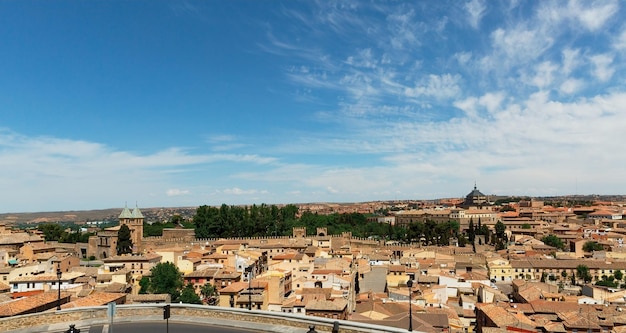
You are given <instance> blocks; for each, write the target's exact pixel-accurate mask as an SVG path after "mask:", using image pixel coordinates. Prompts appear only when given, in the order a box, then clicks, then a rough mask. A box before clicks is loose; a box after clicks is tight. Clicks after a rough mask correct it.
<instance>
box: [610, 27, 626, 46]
mask: <svg viewBox="0 0 626 333" xmlns="http://www.w3.org/2000/svg"><path fill="white" fill-rule="evenodd" d="M613 47H614V48H615V49H617V50H620V51H622V50H626V29H624V30H622V32H621V33H620V34H619V35H617V36H616V37H615V39H614V41H613Z"/></svg>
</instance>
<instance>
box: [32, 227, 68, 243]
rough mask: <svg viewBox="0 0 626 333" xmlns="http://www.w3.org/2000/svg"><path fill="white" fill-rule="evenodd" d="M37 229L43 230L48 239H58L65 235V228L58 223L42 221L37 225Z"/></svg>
mask: <svg viewBox="0 0 626 333" xmlns="http://www.w3.org/2000/svg"><path fill="white" fill-rule="evenodd" d="M37 230H39V231H41V232H43V237H44V239H45V240H46V241H58V240H59V239H61V237H62V236H63V233H64V231H63V228H61V226H60V225H58V224H56V223H42V224H40V225H38V226H37Z"/></svg>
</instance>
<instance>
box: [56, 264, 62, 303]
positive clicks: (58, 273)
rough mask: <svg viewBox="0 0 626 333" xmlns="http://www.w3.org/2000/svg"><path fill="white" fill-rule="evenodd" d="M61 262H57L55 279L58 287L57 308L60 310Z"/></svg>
mask: <svg viewBox="0 0 626 333" xmlns="http://www.w3.org/2000/svg"><path fill="white" fill-rule="evenodd" d="M62 274H63V273H61V263H59V264H57V280H58V282H59V285H58V286H57V287H58V289H59V294H58V295H59V296H58V297H57V310H61V275H62Z"/></svg>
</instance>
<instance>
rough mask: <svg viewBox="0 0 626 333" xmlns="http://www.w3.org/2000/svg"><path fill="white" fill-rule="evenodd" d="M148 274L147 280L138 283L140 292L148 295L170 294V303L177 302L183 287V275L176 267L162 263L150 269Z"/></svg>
mask: <svg viewBox="0 0 626 333" xmlns="http://www.w3.org/2000/svg"><path fill="white" fill-rule="evenodd" d="M150 272H151V275H150V277H149V278H148V279H146V280H144V279H142V281H140V282H139V284H140V285H141V287H142V291H144V292H146V293H150V294H170V295H171V296H172V302H178V301H179V300H180V290H181V288H182V287H183V275H182V274H181V273H180V271H179V270H178V267H176V265H174V264H172V263H171V262H164V263H163V262H162V263H158V264H156V266H154V267H152V269H151V270H150ZM144 286H145V288H144Z"/></svg>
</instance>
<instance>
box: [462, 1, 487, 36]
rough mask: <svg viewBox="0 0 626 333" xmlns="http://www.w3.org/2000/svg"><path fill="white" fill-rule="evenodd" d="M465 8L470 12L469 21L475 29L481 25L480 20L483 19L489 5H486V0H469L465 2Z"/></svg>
mask: <svg viewBox="0 0 626 333" xmlns="http://www.w3.org/2000/svg"><path fill="white" fill-rule="evenodd" d="M465 10H466V11H467V14H468V17H467V21H468V23H469V25H470V26H471V27H472V28H474V29H478V27H479V25H480V20H482V18H483V16H484V15H485V11H486V10H487V6H485V3H484V1H482V0H471V1H468V2H466V3H465Z"/></svg>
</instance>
